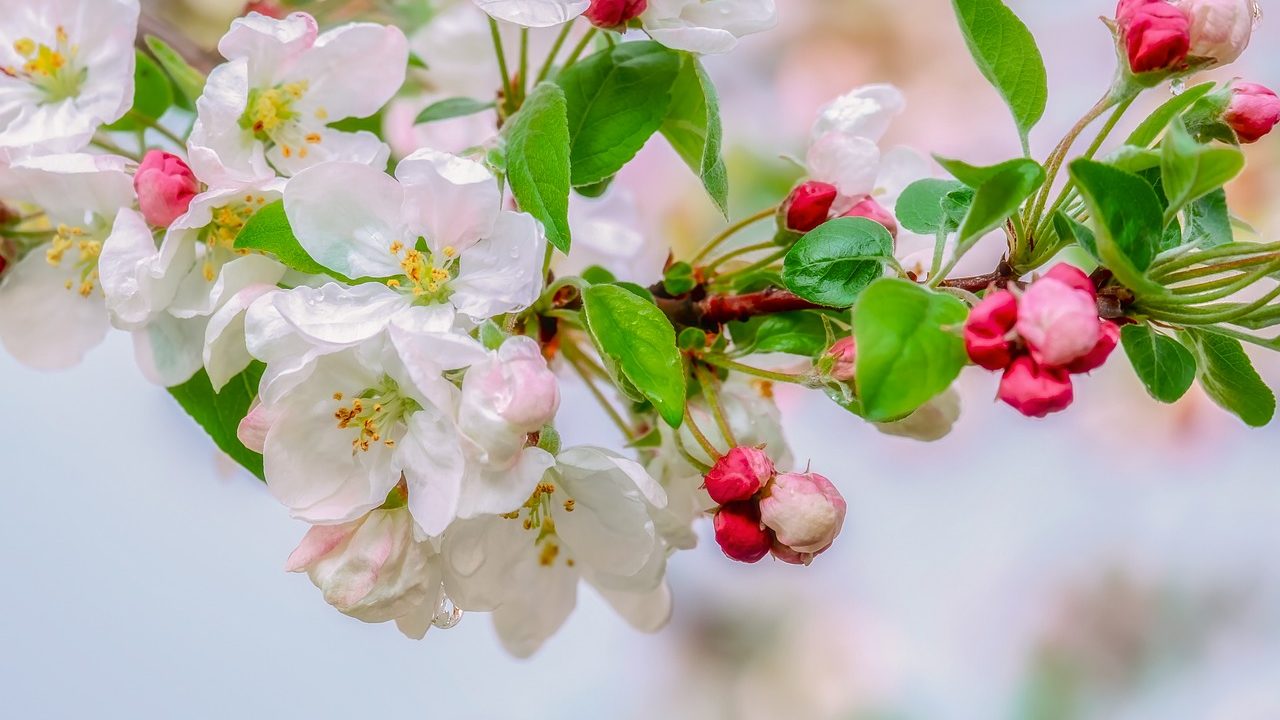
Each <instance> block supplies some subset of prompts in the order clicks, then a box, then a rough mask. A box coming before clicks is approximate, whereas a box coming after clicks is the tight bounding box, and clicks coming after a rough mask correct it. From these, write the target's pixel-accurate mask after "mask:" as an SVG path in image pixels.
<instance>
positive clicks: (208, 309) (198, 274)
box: [169, 255, 285, 318]
mask: <svg viewBox="0 0 1280 720" xmlns="http://www.w3.org/2000/svg"><path fill="white" fill-rule="evenodd" d="M284 272H285V267H284V266H283V265H281V264H280V263H278V262H276V261H275V260H273V259H271V258H269V257H267V256H265V255H245V256H243V257H238V258H236V259H234V260H232V261H230V262H228V263H226V264H225V265H223V266H222V268H221V269H220V270H219V271H218V274H217V276H215V277H214V279H213V282H210V281H208V280H206V279H205V277H204V269H203V268H202V267H195V268H193V269H192V271H191V273H190V275H188V277H187V278H186V280H185V281H184V282H183V283H182V286H181V287H180V288H179V290H178V293H177V296H176V297H175V298H174V299H173V305H172V306H170V308H169V312H171V313H173V315H174V316H175V317H182V318H186V317H195V316H197V315H212V314H213V313H214V312H215V311H217V309H218V308H220V307H222V305H223V303H225V302H226V301H227V299H228V298H230V297H231V296H232V295H234V294H236V293H238V292H240V291H241V290H243V289H245V288H247V287H249V286H251V285H275V284H276V283H278V282H280V278H282V277H284Z"/></svg>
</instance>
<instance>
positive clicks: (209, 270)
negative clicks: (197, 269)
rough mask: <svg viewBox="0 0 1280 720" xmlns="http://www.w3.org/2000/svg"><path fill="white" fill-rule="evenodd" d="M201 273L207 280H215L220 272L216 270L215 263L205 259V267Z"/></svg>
mask: <svg viewBox="0 0 1280 720" xmlns="http://www.w3.org/2000/svg"><path fill="white" fill-rule="evenodd" d="M201 274H202V275H204V281H205V282H213V279H214V278H215V277H217V276H218V274H217V273H216V272H214V269H213V263H211V262H209V261H208V260H205V261H204V267H203V268H201Z"/></svg>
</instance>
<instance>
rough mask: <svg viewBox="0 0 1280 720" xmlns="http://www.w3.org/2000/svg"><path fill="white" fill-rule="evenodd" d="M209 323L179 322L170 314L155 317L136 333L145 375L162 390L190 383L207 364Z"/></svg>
mask: <svg viewBox="0 0 1280 720" xmlns="http://www.w3.org/2000/svg"><path fill="white" fill-rule="evenodd" d="M207 324H208V319H207V318H192V319H190V320H180V319H178V318H176V317H174V316H172V315H170V314H168V313H160V314H159V315H157V316H156V317H154V318H152V320H151V322H150V323H149V324H148V325H147V326H146V327H145V328H143V329H141V330H138V331H137V332H135V333H134V334H133V351H134V355H135V357H136V358H137V361H138V367H139V368H140V369H141V370H142V374H143V376H145V377H146V378H147V379H148V380H150V381H151V382H153V383H155V384H157V385H160V386H162V387H173V386H175V385H181V384H182V383H184V382H186V381H188V380H190V379H191V376H192V375H195V374H196V372H198V371H199V370H200V366H201V365H202V364H203V363H204V359H203V354H204V331H205V325H207Z"/></svg>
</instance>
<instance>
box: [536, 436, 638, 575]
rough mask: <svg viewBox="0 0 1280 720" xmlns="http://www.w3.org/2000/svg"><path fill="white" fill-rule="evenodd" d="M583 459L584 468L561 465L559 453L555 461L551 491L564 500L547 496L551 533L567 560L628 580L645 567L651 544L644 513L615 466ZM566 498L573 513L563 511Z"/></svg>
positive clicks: (629, 485) (634, 493)
mask: <svg viewBox="0 0 1280 720" xmlns="http://www.w3.org/2000/svg"><path fill="white" fill-rule="evenodd" d="M578 455H579V456H581V455H584V453H579V454H578ZM605 457H607V456H605ZM571 459H572V457H571ZM584 459H585V460H586V461H587V462H586V466H585V467H580V466H576V465H572V464H570V463H568V462H566V461H565V458H564V455H563V454H562V456H561V457H560V458H558V459H557V460H558V463H557V469H558V470H559V476H560V482H558V483H557V486H558V487H557V489H558V490H562V491H563V493H564V496H563V497H561V496H560V494H559V493H556V494H555V495H553V497H552V502H551V516H552V517H553V518H555V521H556V533H557V534H558V535H559V536H560V537H561V538H562V539H563V540H564V542H565V545H567V546H568V547H569V549H570V551H571V552H572V554H573V557H574V558H575V559H576V560H578V561H579V562H583V563H585V564H586V565H587V566H588V567H591V568H596V569H600V570H604V571H608V572H611V573H614V574H617V575H622V576H628V575H633V574H635V573H637V572H639V571H640V569H641V568H643V567H644V566H645V564H646V563H647V562H648V560H649V557H650V555H651V554H652V552H653V548H654V544H655V542H656V536H657V531H656V530H655V529H654V525H653V520H652V519H650V517H649V509H648V507H647V506H646V504H645V501H644V498H643V497H641V495H640V494H639V493H638V492H637V491H636V489H635V487H634V485H632V484H631V480H630V478H629V477H628V476H627V475H626V474H625V473H623V472H622V471H621V470H620V469H619V468H618V467H617V466H615V465H613V464H612V463H603V464H602V463H598V462H596V460H597V459H598V457H589V458H584ZM602 465H603V468H607V469H602ZM570 499H572V500H573V502H574V505H573V510H569V509H567V508H566V507H565V506H564V503H565V502H567V501H568V500H570Z"/></svg>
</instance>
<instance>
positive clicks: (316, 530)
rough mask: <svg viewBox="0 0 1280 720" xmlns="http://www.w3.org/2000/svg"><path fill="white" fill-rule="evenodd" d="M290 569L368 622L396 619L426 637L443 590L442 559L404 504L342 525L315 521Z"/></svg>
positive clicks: (329, 599)
mask: <svg viewBox="0 0 1280 720" xmlns="http://www.w3.org/2000/svg"><path fill="white" fill-rule="evenodd" d="M285 569H286V570H288V571H290V572H305V573H306V574H307V576H308V577H309V578H311V582H312V583H314V584H315V586H316V587H317V588H320V590H321V592H323V593H324V600H325V602H327V603H329V604H330V605H332V606H333V607H334V608H336V609H337V610H338V611H339V612H341V613H343V614H344V615H350V616H351V617H353V618H356V619H357V620H362V621H364V622H368V623H382V622H388V621H393V620H394V621H395V622H396V625H398V626H399V628H400V630H401V631H402V632H404V633H405V634H406V635H409V636H410V637H414V638H421V637H422V636H423V635H424V634H425V633H426V630H427V628H429V627H430V625H431V620H432V619H433V618H434V616H435V613H436V608H437V606H438V605H439V602H440V599H441V594H442V590H443V586H442V581H441V576H442V573H441V568H440V560H439V558H438V557H437V555H436V553H435V551H434V550H433V549H432V547H431V544H430V543H428V542H424V541H422V540H419V539H417V538H416V537H415V535H414V529H413V518H412V517H411V516H410V515H409V512H408V511H407V510H405V509H404V508H403V507H401V508H398V509H385V510H383V509H379V510H373V511H371V512H370V513H368V514H367V515H364V516H363V517H360V518H359V519H356V520H353V521H351V522H348V523H343V524H341V525H316V526H313V527H312V528H311V529H310V530H308V531H307V534H306V535H305V536H303V538H302V542H301V543H299V544H298V547H297V549H295V550H294V551H293V553H292V554H290V555H289V560H288V562H287V563H286V565H285Z"/></svg>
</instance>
